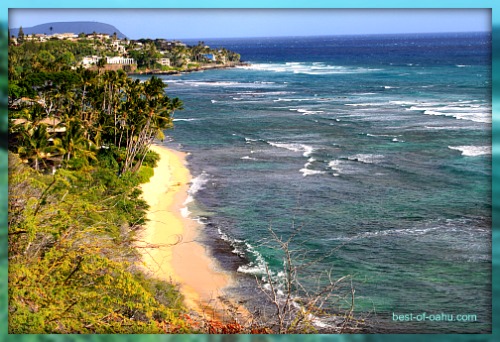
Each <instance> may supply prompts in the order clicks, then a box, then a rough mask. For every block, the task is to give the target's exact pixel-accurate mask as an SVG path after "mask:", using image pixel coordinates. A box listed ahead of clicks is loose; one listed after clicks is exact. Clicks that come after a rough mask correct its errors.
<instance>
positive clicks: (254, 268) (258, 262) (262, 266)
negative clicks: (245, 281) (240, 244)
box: [236, 242, 273, 275]
mask: <svg viewBox="0 0 500 342" xmlns="http://www.w3.org/2000/svg"><path fill="white" fill-rule="evenodd" d="M244 246H245V250H246V251H247V252H249V253H250V254H252V255H253V256H254V258H255V261H251V262H250V263H248V264H247V265H241V266H240V267H238V269H237V270H236V271H237V272H240V273H245V274H253V275H265V274H266V268H267V263H266V261H265V260H264V257H263V256H262V254H260V253H259V252H258V251H257V250H256V249H255V248H254V247H253V246H252V245H251V244H249V243H248V242H245V243H244ZM270 273H271V274H273V272H272V271H270Z"/></svg>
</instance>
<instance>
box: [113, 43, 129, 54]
mask: <svg viewBox="0 0 500 342" xmlns="http://www.w3.org/2000/svg"><path fill="white" fill-rule="evenodd" d="M111 48H112V49H113V50H114V51H117V52H119V53H121V54H125V53H126V49H125V45H123V44H122V41H121V40H115V41H113V43H112V44H111Z"/></svg>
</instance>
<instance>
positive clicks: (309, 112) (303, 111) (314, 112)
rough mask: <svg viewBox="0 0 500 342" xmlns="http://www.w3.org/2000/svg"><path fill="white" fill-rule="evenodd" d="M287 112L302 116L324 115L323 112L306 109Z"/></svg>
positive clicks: (294, 109) (291, 109)
mask: <svg viewBox="0 0 500 342" xmlns="http://www.w3.org/2000/svg"><path fill="white" fill-rule="evenodd" d="M289 110H290V111H292V112H298V113H302V115H312V114H320V113H324V111H322V110H307V109H303V108H289Z"/></svg>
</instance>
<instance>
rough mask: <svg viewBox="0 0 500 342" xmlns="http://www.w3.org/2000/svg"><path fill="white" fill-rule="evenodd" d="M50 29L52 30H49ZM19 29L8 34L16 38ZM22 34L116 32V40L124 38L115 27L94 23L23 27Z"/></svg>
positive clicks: (74, 22) (79, 22) (75, 22)
mask: <svg viewBox="0 0 500 342" xmlns="http://www.w3.org/2000/svg"><path fill="white" fill-rule="evenodd" d="M51 28H52V29H51ZM18 32H19V28H11V29H10V34H11V35H13V36H15V37H17V34H18ZM23 32H24V34H38V33H45V34H47V35H51V34H55V33H70V32H72V33H76V34H80V33H82V32H83V33H85V34H91V33H94V32H96V33H105V34H109V35H113V33H115V32H116V34H117V36H118V38H120V39H123V38H126V36H125V35H124V34H123V33H121V32H120V31H119V30H118V29H117V28H116V27H114V26H113V25H109V24H104V23H98V22H95V21H73V22H62V23H47V24H41V25H36V26H33V27H23Z"/></svg>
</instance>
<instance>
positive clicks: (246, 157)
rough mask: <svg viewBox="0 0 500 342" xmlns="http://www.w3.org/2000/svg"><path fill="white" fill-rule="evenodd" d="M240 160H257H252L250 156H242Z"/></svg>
mask: <svg viewBox="0 0 500 342" xmlns="http://www.w3.org/2000/svg"><path fill="white" fill-rule="evenodd" d="M240 159H242V160H257V158H253V157H250V156H244V157H241V158H240Z"/></svg>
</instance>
